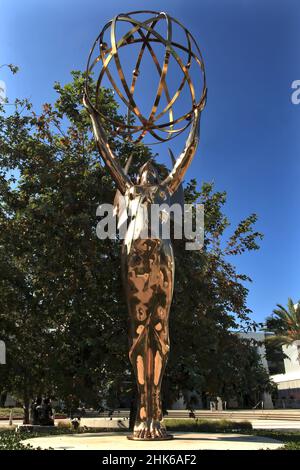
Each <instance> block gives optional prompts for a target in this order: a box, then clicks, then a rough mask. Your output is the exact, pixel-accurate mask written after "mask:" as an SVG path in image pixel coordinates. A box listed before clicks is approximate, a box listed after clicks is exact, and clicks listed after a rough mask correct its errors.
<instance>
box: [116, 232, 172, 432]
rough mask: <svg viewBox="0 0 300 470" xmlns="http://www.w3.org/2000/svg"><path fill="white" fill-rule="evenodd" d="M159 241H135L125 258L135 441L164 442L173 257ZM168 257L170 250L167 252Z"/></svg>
mask: <svg viewBox="0 0 300 470" xmlns="http://www.w3.org/2000/svg"><path fill="white" fill-rule="evenodd" d="M164 251H165V250H164V249H163V250H162V244H161V241H160V240H139V241H135V242H134V245H133V252H132V253H131V254H130V255H129V256H126V254H124V256H125V258H126V260H125V263H124V267H125V268H127V270H126V271H124V281H125V282H126V284H125V287H126V295H127V302H128V310H129V316H130V352H129V357H130V361H131V364H132V367H133V370H134V372H135V376H136V380H137V386H138V393H139V405H138V410H137V419H136V423H135V427H134V435H133V438H136V439H153V438H154V439H155V438H161V439H166V438H167V434H166V431H165V429H164V428H163V427H162V426H161V420H162V408H161V383H162V377H163V373H164V370H165V367H166V363H167V358H168V353H169V331H168V320H169V310H170V304H171V299H172V292H173V275H174V273H173V268H174V262H173V258H172V257H171V259H170V256H168V257H167V258H166V257H165V255H164ZM168 254H169V255H170V254H171V255H172V251H168Z"/></svg>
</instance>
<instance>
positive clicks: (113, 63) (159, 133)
mask: <svg viewBox="0 0 300 470" xmlns="http://www.w3.org/2000/svg"><path fill="white" fill-rule="evenodd" d="M158 47H163V54H159V52H160V51H158V49H157V48H158ZM125 49H126V54H127V57H125V60H124V59H122V60H121V54H122V53H123V51H124V50H125ZM146 55H147V58H148V59H149V58H150V59H151V62H152V64H153V66H154V68H153V70H154V72H153V74H151V76H149V70H148V69H149V66H148V69H147V68H146V69H145V70H143V65H145V56H146ZM129 59H130V60H133V63H134V67H133V68H131V70H130V71H129V72H128V71H127V70H126V65H127V64H128V62H129ZM170 64H171V66H172V70H171V71H170V68H171V67H170ZM127 68H128V67H127ZM143 72H146V73H144V74H143ZM168 72H169V74H168ZM192 72H193V73H192ZM96 73H97V74H98V75H96V80H97V81H96V88H95V89H94V88H93V89H92V87H91V86H90V82H89V77H91V75H92V74H96ZM169 75H172V76H171V77H170V76H169ZM86 76H87V80H86V96H87V98H88V100H89V103H90V105H91V106H92V107H93V109H94V111H95V112H96V113H97V114H98V115H99V116H100V117H102V118H103V119H105V120H107V121H109V122H110V124H111V125H112V129H113V131H112V132H113V134H114V135H115V136H118V137H120V138H122V139H123V140H126V141H129V142H133V143H138V142H141V141H142V140H143V139H144V137H145V136H146V135H151V139H152V141H153V142H152V143H159V142H165V141H168V140H170V139H173V138H174V137H176V136H177V135H178V134H180V133H182V132H183V131H184V130H185V129H187V128H188V127H189V126H190V124H191V122H192V119H193V115H194V110H195V109H198V110H199V111H200V112H201V111H202V109H203V108H204V106H205V102H206V93H207V89H206V78H205V67H204V62H203V58H202V55H201V52H200V49H199V47H198V45H197V43H196V41H195V39H194V37H193V36H192V34H191V33H190V32H189V31H188V29H187V28H185V27H184V26H183V25H182V24H181V23H180V22H179V21H178V20H176V19H175V18H172V17H171V16H169V15H168V14H167V13H164V12H156V11H136V12H130V13H126V14H125V13H124V14H123V13H121V14H119V15H117V16H116V17H115V18H114V19H112V20H111V21H109V22H108V23H107V24H106V25H105V26H104V28H103V29H102V31H101V32H100V34H99V35H98V37H97V38H96V40H95V42H94V44H93V47H92V49H91V52H90V55H89V59H88V64H87V74H86ZM104 79H106V80H108V82H109V84H110V87H111V88H112V89H113V91H114V93H115V97H116V98H117V100H118V101H119V102H118V104H120V105H123V106H124V105H125V109H126V115H127V116H126V118H125V119H123V120H120V121H116V120H113V119H111V118H108V117H107V116H104V115H103V114H102V112H101V106H100V95H101V87H102V86H103V81H104ZM178 79H179V83H178V85H177V86H176V89H172V90H171V87H170V83H171V82H174V81H175V80H178ZM139 81H142V84H141V86H142V87H143V88H142V90H143V93H144V95H145V94H147V96H149V95H150V91H152V92H155V95H154V100H153V103H152V107H151V110H150V112H149V111H147V110H146V106H145V103H144V99H145V96H144V97H143V96H142V97H141V96H138V94H137V84H138V82H139ZM172 84H173V83H172ZM187 101H188V102H189V108H188V111H184V112H183V111H182V109H183V107H184V105H186V104H187ZM178 108H179V110H178Z"/></svg>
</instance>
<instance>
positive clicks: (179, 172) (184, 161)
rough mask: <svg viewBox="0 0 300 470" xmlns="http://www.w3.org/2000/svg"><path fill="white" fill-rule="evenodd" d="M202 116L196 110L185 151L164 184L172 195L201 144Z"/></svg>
mask: <svg viewBox="0 0 300 470" xmlns="http://www.w3.org/2000/svg"><path fill="white" fill-rule="evenodd" d="M200 116H201V111H200V110H199V109H195V110H194V120H193V123H192V127H191V130H190V133H189V136H188V139H187V141H186V144H185V147H184V150H183V152H182V153H181V155H180V156H179V157H178V159H177V161H176V163H175V165H174V168H173V170H172V171H171V173H170V174H169V176H167V178H166V179H165V180H164V181H163V183H162V184H163V185H165V186H167V187H168V189H169V192H170V193H171V194H173V193H175V191H176V190H177V189H178V187H179V185H180V183H181V182H182V180H183V177H184V175H185V173H186V171H187V169H188V167H189V166H190V164H191V162H192V160H193V157H194V155H195V153H196V150H197V146H198V142H199V131H200Z"/></svg>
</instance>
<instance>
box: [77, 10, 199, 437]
mask: <svg viewBox="0 0 300 470" xmlns="http://www.w3.org/2000/svg"><path fill="white" fill-rule="evenodd" d="M136 13H138V12H135V14H136ZM142 13H145V12H142ZM146 13H148V14H151V15H152V16H151V17H150V18H148V19H147V20H145V21H144V22H141V21H138V20H136V19H133V18H132V14H126V15H125V14H122V15H118V16H117V17H116V18H115V19H114V20H112V21H111V22H109V23H108V24H107V25H106V26H105V27H104V28H103V31H102V32H101V33H100V35H99V36H98V38H97V41H96V43H100V56H99V57H100V59H101V61H102V65H103V66H102V71H101V74H100V77H99V80H98V82H97V91H96V94H98V92H99V87H100V84H101V79H102V77H103V74H104V73H106V74H108V77H109V79H110V81H111V83H112V85H113V87H114V88H115V90H116V91H117V93H118V95H119V96H120V98H121V99H125V97H124V95H123V94H122V92H121V90H119V89H118V88H117V87H116V83H115V81H114V79H113V77H112V76H111V74H110V72H109V71H108V64H109V61H110V60H111V59H112V58H113V59H114V60H115V61H116V65H117V70H118V73H119V75H120V79H121V82H122V84H123V86H124V89H125V94H126V95H127V98H126V105H127V106H128V109H129V114H130V113H133V114H134V115H135V116H136V117H137V118H138V119H139V120H140V121H141V124H140V125H135V124H129V123H127V124H120V123H117V125H118V127H119V128H120V127H122V126H123V133H122V137H124V135H126V136H127V137H130V139H131V140H133V139H132V135H133V134H134V133H137V132H140V134H139V136H138V137H137V139H136V141H140V140H141V139H142V138H143V137H144V136H145V135H146V133H148V132H149V133H150V134H151V135H152V136H153V137H154V138H156V139H158V140H165V139H163V138H162V137H160V136H159V135H158V134H157V132H158V131H159V130H160V131H161V130H162V131H166V132H167V133H168V137H167V139H168V138H171V136H172V134H176V133H178V132H182V130H184V129H185V128H186V127H187V126H189V125H190V124H191V129H190V132H189V136H188V139H187V141H186V144H185V147H184V150H183V152H182V153H181V155H180V156H179V158H178V159H177V161H176V162H174V167H173V169H172V171H171V172H170V174H169V175H168V176H167V177H166V178H165V179H164V180H163V181H161V180H160V177H159V175H158V172H157V170H156V168H155V167H154V165H153V163H151V162H150V161H149V162H147V163H146V164H145V165H143V167H142V168H141V169H140V172H139V176H138V179H137V181H136V182H133V181H132V180H131V179H130V178H129V176H128V174H127V168H125V169H123V168H122V167H121V165H120V163H119V161H118V158H117V157H116V156H115V155H114V153H113V152H112V150H111V148H110V146H109V144H108V140H107V137H106V134H105V132H104V129H103V126H102V124H101V120H102V118H103V116H102V114H101V110H99V109H97V99H96V102H94V103H93V102H92V98H91V97H90V95H89V89H88V86H87V87H86V91H85V95H84V105H85V107H86V108H87V110H88V112H89V114H90V117H91V120H92V124H93V132H94V136H95V140H96V143H97V146H98V149H99V152H100V154H101V156H102V158H103V159H104V161H105V163H106V165H107V168H108V170H109V172H110V174H111V176H112V177H113V179H114V181H115V182H116V185H117V187H118V194H117V198H116V205H117V207H118V210H119V212H120V211H122V210H123V211H124V210H125V211H126V213H127V214H130V221H129V224H128V228H127V232H126V236H125V239H124V243H123V247H122V256H121V261H122V277H123V283H124V288H125V293H126V299H127V306H128V312H129V317H130V332H129V341H130V350H129V358H130V361H131V364H132V367H133V369H134V372H135V376H136V380H137V386H138V394H139V405H138V411H137V418H136V423H135V426H134V432H133V436H132V437H131V438H132V439H137V440H139V439H142V440H145V439H170V438H172V436H170V435H168V434H167V433H166V430H165V428H164V427H163V426H162V424H161V421H162V407H161V384H162V378H163V374H164V371H165V367H166V363H167V359H168V355H169V312H170V306H171V302H172V296H173V288H174V270H175V265H174V256H173V249H172V243H171V240H170V239H165V238H162V237H161V236H160V233H161V227H159V230H158V233H157V234H153V233H149V232H148V235H147V236H145V227H146V225H147V223H148V221H149V219H150V217H151V214H150V211H151V205H152V204H158V205H161V204H163V203H164V204H169V205H171V204H172V202H173V200H174V197H175V194H176V191H177V189H178V188H179V186H180V185H181V182H182V179H183V177H184V175H185V173H186V171H187V169H188V167H189V165H190V163H191V161H192V159H193V157H194V155H195V152H196V148H197V145H198V140H199V123H200V115H201V111H202V109H203V108H204V106H205V99H206V85H205V74H204V65H203V60H202V58H201V54H200V51H199V49H198V46H197V45H196V43H195V41H194V39H193V38H192V36H191V34H190V33H189V32H188V31H187V30H186V28H183V29H184V31H185V35H186V37H187V40H188V44H189V46H188V47H187V48H186V47H184V46H180V45H179V44H178V43H176V42H173V40H172V22H176V23H177V24H180V23H179V22H177V20H175V19H173V18H171V17H169V16H168V15H167V14H165V13H157V12H146ZM161 19H164V20H166V22H167V26H168V27H167V31H168V37H167V39H166V40H165V39H164V38H163V37H162V36H161V35H160V34H158V33H157V32H156V31H155V26H156V25H157V23H158V21H160V20H161ZM117 21H129V22H130V23H131V24H132V28H131V29H130V30H129V31H128V33H126V34H125V35H124V36H123V37H122V38H121V39H120V40H119V41H118V42H117V43H116V39H115V28H116V23H117ZM108 27H110V28H111V45H110V46H108V45H107V44H105V45H103V34H104V32H105V31H106V30H107V28H108ZM135 34H136V36H135ZM153 41H159V42H161V43H163V44H164V45H165V46H166V54H165V59H164V64H163V67H162V68H161V67H160V65H159V63H158V60H157V57H156V56H155V54H154V51H153V49H152V47H151V45H150V43H151V42H153ZM134 42H141V44H142V45H141V50H140V53H139V54H138V60H137V63H136V68H135V70H134V72H135V73H134V74H133V80H132V83H131V86H130V87H128V85H127V84H125V83H124V80H125V78H124V74H123V72H122V68H121V65H120V61H119V59H118V48H120V47H123V46H124V45H125V44H132V43H134ZM192 43H193V44H195V45H196V47H197V50H198V55H199V56H200V58H199V57H198V56H196V55H195V54H194V53H193V52H192V49H191V44H192ZM175 46H176V47H178V48H181V49H182V50H184V51H185V52H187V53H188V57H189V60H191V58H192V57H193V58H194V59H195V60H196V61H197V62H198V63H199V64H200V67H201V70H202V73H203V76H204V82H203V90H202V95H201V99H200V101H199V102H197V103H196V102H195V92H194V87H193V84H192V81H191V78H190V76H189V71H188V68H189V67H188V66H187V65H184V64H183V63H182V61H181V59H180V58H179V56H178V55H177V53H175V52H174V47H175ZM94 48H95V45H94V46H93V49H94ZM145 48H148V50H149V52H150V54H151V57H152V58H153V60H154V63H155V64H156V68H157V70H158V71H159V73H160V80H159V87H158V93H157V97H156V99H155V103H154V104H153V107H152V110H151V112H150V117H149V118H148V119H146V118H145V117H144V116H142V114H141V112H140V111H139V109H138V107H137V105H136V103H135V101H134V97H133V95H134V89H135V83H136V77H137V75H138V71H139V66H140V63H141V57H142V55H143V52H144V50H145ZM93 49H92V50H93ZM170 54H171V55H173V56H174V57H175V58H176V61H177V63H179V64H180V66H181V67H182V69H183V75H184V79H183V82H184V83H188V85H189V89H190V93H191V96H192V101H193V107H192V111H191V112H189V113H187V114H185V115H184V117H182V118H178V119H175V118H174V116H173V113H172V106H173V104H174V102H175V100H176V99H177V98H178V96H179V95H180V91H181V90H182V88H183V85H184V83H183V82H182V83H181V84H180V87H179V88H180V89H179V90H178V91H177V93H175V95H174V96H173V97H172V98H171V97H170V94H169V92H168V88H167V84H166V73H167V69H168V61H169V56H170ZM90 57H91V55H90ZM98 59H99V58H98ZM96 62H97V60H96V61H94V62H93V63H92V65H91V63H90V58H89V63H88V72H89V73H90V72H91V70H92V69H93V67H94V65H95V63H96ZM163 90H164V92H165V94H166V96H167V99H168V105H167V106H166V108H165V110H164V112H169V117H170V122H168V123H164V125H163V126H161V125H160V124H157V123H156V120H157V116H156V117H155V113H156V110H157V106H158V103H159V98H160V96H161V93H162V91H163ZM105 119H106V118H105ZM183 119H188V121H187V124H185V125H184V126H183V127H182V128H180V129H179V130H178V129H177V130H175V129H174V125H175V124H176V123H178V122H180V121H182V120H183ZM112 124H116V123H112ZM167 128H168V130H167ZM119 215H120V214H119ZM160 223H162V221H161V222H160Z"/></svg>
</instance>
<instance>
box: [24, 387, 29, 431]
mask: <svg viewBox="0 0 300 470" xmlns="http://www.w3.org/2000/svg"><path fill="white" fill-rule="evenodd" d="M23 401H24V405H23V408H24V420H23V424H30V416H29V406H30V397H29V393H28V386H27V379H26V378H25V380H24V395H23Z"/></svg>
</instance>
